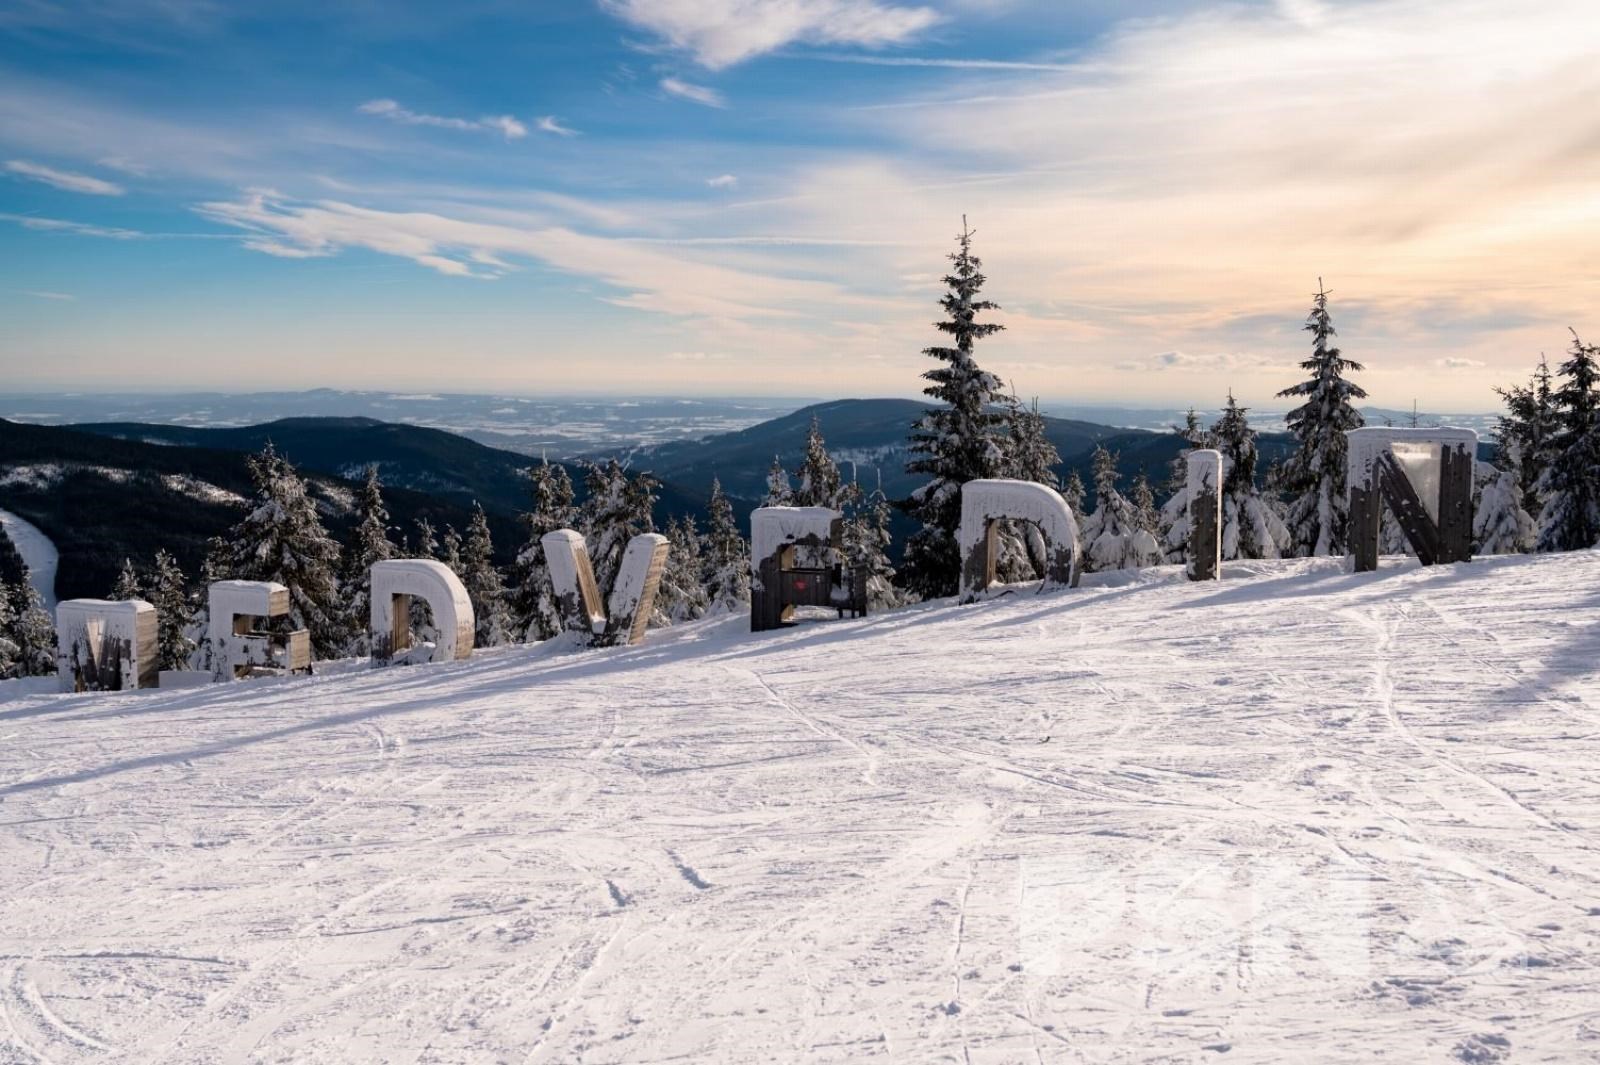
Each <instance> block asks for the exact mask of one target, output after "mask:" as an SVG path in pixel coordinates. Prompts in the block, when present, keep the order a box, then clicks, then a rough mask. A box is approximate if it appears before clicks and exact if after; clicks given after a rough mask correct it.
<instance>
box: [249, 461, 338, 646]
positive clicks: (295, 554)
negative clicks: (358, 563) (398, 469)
mask: <svg viewBox="0 0 1600 1065" xmlns="http://www.w3.org/2000/svg"><path fill="white" fill-rule="evenodd" d="M247 461H248V464H249V466H250V477H251V480H253V481H254V482H255V499H254V500H253V502H252V505H251V509H250V513H248V514H247V515H245V518H244V520H243V521H241V522H239V524H237V525H235V526H234V527H233V529H232V530H230V531H229V533H228V535H227V538H226V540H227V546H228V558H227V571H228V576H229V577H232V578H234V579H236V580H245V581H277V582H278V583H279V584H282V585H283V586H284V587H286V588H288V589H289V620H290V623H291V624H293V625H294V626H295V627H297V628H304V629H306V630H308V631H309V632H310V633H311V647H312V652H313V655H314V657H316V658H335V657H337V656H338V655H339V654H340V653H341V652H342V651H343V650H344V644H345V638H346V635H347V633H346V630H345V612H344V610H343V609H342V607H341V604H340V601H339V579H338V577H337V576H336V574H337V572H338V567H339V545H338V544H337V543H336V542H335V541H334V540H333V539H332V538H331V537H330V536H329V535H328V532H327V530H326V529H324V528H323V526H322V519H321V518H320V517H319V516H318V515H317V508H316V504H315V503H313V502H312V500H311V497H310V496H309V495H308V494H307V493H306V485H305V482H304V481H302V480H301V479H300V475H299V474H298V473H296V472H295V469H294V467H293V466H291V465H290V464H289V461H288V460H287V459H285V458H284V457H283V456H282V455H279V454H278V452H277V450H276V449H275V448H274V447H273V446H272V444H271V443H270V442H269V443H268V444H267V446H266V447H265V448H264V449H263V450H262V451H261V453H260V454H259V455H253V456H251V457H250V458H249V459H248V460H247Z"/></svg>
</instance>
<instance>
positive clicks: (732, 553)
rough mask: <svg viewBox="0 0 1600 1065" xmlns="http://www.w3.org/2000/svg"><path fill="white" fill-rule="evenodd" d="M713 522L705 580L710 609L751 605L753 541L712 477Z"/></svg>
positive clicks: (723, 610) (704, 562) (708, 533)
mask: <svg viewBox="0 0 1600 1065" xmlns="http://www.w3.org/2000/svg"><path fill="white" fill-rule="evenodd" d="M706 509H707V511H708V512H709V513H710V525H709V526H708V528H707V529H706V537H705V555H704V558H703V559H702V565H703V567H704V568H703V569H702V571H701V573H702V577H701V583H702V584H703V585H704V586H705V590H706V600H707V604H706V609H707V612H708V613H712V614H722V613H736V612H738V611H742V610H745V609H748V608H749V606H750V545H749V544H748V543H747V542H746V541H745V538H744V536H743V535H741V534H740V532H739V524H738V522H737V521H735V520H734V516H733V504H732V503H731V502H730V501H729V500H728V497H727V495H726V494H725V493H724V492H723V491H722V482H721V481H719V480H716V479H713V480H712V481H711V501H710V503H708V504H707V507H706Z"/></svg>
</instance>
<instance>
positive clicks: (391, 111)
mask: <svg viewBox="0 0 1600 1065" xmlns="http://www.w3.org/2000/svg"><path fill="white" fill-rule="evenodd" d="M356 110H357V111H359V112H360V113H361V114H363V115H377V116H379V117H380V118H386V119H388V120H389V121H391V122H398V123H400V124H401V125H403V126H432V127H434V128H435V129H458V130H464V131H469V132H484V133H499V134H500V135H501V136H503V137H505V139H506V140H508V141H514V140H519V139H520V138H522V137H526V136H527V135H528V127H527V126H525V125H523V124H522V123H521V122H519V121H517V120H516V119H515V118H513V117H512V116H510V115H486V116H484V117H483V118H476V119H473V118H450V117H447V116H445V115H429V114H423V113H422V112H420V111H412V110H411V109H409V108H406V107H401V106H400V104H399V102H398V101H396V100H389V99H382V100H368V101H367V102H366V103H364V104H362V105H361V106H360V107H358V108H356ZM540 128H541V129H542V128H544V127H543V125H541V126H540Z"/></svg>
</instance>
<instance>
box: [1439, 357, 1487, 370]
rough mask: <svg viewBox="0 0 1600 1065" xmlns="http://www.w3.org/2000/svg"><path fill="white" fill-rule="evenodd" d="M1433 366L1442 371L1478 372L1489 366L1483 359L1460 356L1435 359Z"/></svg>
mask: <svg viewBox="0 0 1600 1065" xmlns="http://www.w3.org/2000/svg"><path fill="white" fill-rule="evenodd" d="M1433 364H1434V365H1435V366H1437V367H1438V368H1439V369H1441V370H1477V369H1481V368H1482V367H1484V366H1486V365H1487V363H1485V362H1484V361H1483V360H1482V359H1466V358H1462V357H1460V356H1450V357H1447V358H1443V359H1434V360H1433Z"/></svg>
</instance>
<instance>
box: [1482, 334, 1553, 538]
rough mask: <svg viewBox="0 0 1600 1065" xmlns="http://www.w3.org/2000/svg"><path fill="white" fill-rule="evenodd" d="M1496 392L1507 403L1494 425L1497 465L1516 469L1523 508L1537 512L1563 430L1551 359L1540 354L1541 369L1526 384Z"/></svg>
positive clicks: (1540, 506) (1529, 511)
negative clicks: (1542, 484)
mask: <svg viewBox="0 0 1600 1065" xmlns="http://www.w3.org/2000/svg"><path fill="white" fill-rule="evenodd" d="M1495 391H1496V392H1498V393H1499V394H1500V398H1501V400H1502V401H1504V403H1505V405H1506V411H1505V413H1504V414H1502V415H1500V417H1499V419H1498V424H1497V425H1496V427H1495V436H1496V437H1497V439H1498V441H1499V446H1498V447H1497V448H1496V453H1495V465H1496V466H1498V467H1500V468H1501V469H1508V470H1513V471H1515V472H1516V475H1517V486H1518V488H1519V489H1520V491H1521V493H1522V508H1523V509H1524V510H1526V511H1527V512H1528V513H1529V514H1537V513H1539V511H1540V510H1541V509H1542V508H1543V500H1541V499H1540V498H1539V482H1540V480H1541V479H1542V478H1543V477H1544V471H1545V470H1546V469H1548V468H1549V466H1550V460H1551V458H1552V457H1553V455H1552V451H1553V448H1554V445H1555V437H1556V433H1557V431H1558V430H1559V429H1560V416H1559V414H1558V413H1557V411H1556V401H1555V389H1554V387H1553V384H1552V380H1551V376H1550V364H1549V362H1547V361H1546V360H1545V358H1544V356H1543V355H1541V356H1539V368H1538V369H1536V370H1534V372H1533V376H1532V377H1531V378H1530V379H1529V380H1528V383H1527V384H1526V385H1512V386H1511V387H1510V388H1497V389H1495Z"/></svg>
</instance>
